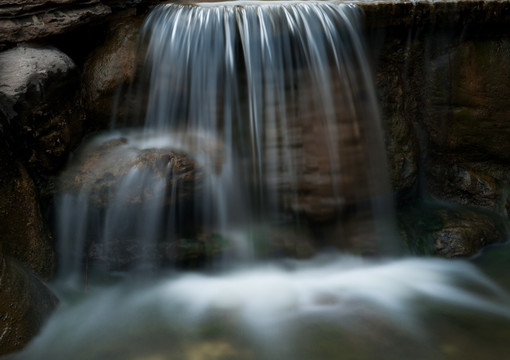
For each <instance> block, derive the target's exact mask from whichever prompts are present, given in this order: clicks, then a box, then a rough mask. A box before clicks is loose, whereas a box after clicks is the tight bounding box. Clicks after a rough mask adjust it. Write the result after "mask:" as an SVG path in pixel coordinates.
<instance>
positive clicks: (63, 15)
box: [0, 0, 111, 47]
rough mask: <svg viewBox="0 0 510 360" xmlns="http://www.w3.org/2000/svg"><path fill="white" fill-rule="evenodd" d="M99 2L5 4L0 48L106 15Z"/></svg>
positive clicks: (18, 0)
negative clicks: (3, 45)
mask: <svg viewBox="0 0 510 360" xmlns="http://www.w3.org/2000/svg"><path fill="white" fill-rule="evenodd" d="M110 12H111V10H110V8H109V7H108V6H106V5H104V4H102V3H101V2H100V1H99V0H86V1H77V0H7V1H2V3H1V4H0V47H1V45H2V44H16V43H20V42H24V41H33V40H36V39H40V38H44V37H47V36H50V35H57V34H62V33H64V32H68V31H70V30H72V29H74V28H76V27H78V26H81V25H84V24H87V23H89V22H91V21H92V20H97V19H99V18H101V17H104V16H106V15H108V14H110Z"/></svg>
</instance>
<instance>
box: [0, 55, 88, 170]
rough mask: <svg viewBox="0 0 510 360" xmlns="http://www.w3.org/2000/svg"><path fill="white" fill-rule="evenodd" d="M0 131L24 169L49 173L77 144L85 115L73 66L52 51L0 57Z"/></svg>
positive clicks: (78, 82)
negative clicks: (4, 135)
mask: <svg viewBox="0 0 510 360" xmlns="http://www.w3.org/2000/svg"><path fill="white" fill-rule="evenodd" d="M0 84H2V86H1V88H0V127H2V128H3V132H4V133H9V134H10V135H9V136H10V137H11V138H12V139H14V140H13V142H14V143H13V144H11V145H12V146H13V148H15V149H16V152H17V154H16V155H17V156H18V157H19V158H20V160H22V161H23V163H25V164H27V165H28V166H29V168H30V170H32V171H34V172H36V173H39V172H40V173H51V172H54V171H55V170H57V169H59V168H60V167H61V166H62V164H63V163H64V162H65V160H66V158H67V155H68V154H69V152H70V151H71V150H72V149H73V148H74V147H75V146H76V145H77V144H78V143H79V142H80V141H81V136H82V132H83V121H84V112H83V110H82V106H81V100H80V77H79V73H78V70H77V68H76V66H75V64H74V63H73V61H72V60H71V59H70V58H69V57H68V56H67V55H65V54H64V53H62V52H60V51H59V50H57V49H54V48H48V47H36V46H29V45H20V46H18V47H16V48H13V49H10V50H7V51H4V52H2V53H0Z"/></svg>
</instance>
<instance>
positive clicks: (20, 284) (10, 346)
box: [0, 235, 58, 356]
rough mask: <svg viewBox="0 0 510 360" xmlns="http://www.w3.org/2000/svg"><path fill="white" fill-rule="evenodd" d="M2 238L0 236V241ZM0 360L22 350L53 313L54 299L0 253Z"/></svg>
mask: <svg viewBox="0 0 510 360" xmlns="http://www.w3.org/2000/svg"><path fill="white" fill-rule="evenodd" d="M1 236H2V235H0V237H1ZM0 284H2V286H1V287H0V356H1V355H5V354H8V353H11V352H14V351H17V350H20V349H22V348H23V347H24V346H25V345H26V344H27V343H28V342H29V341H30V340H31V339H32V338H33V337H34V336H35V335H37V333H38V332H39V329H40V328H41V326H42V325H43V323H44V321H45V319H46V318H47V317H48V316H49V314H50V313H51V312H52V311H53V310H54V309H55V307H56V306H57V304H58V300H57V298H56V296H55V295H53V294H52V292H51V291H50V290H49V289H48V288H47V287H46V286H45V285H44V284H43V283H42V282H41V281H40V280H39V279H38V278H37V277H35V276H34V275H33V274H32V273H31V272H30V271H27V270H26V269H24V268H23V267H22V266H20V265H18V264H17V263H16V262H14V261H12V260H10V259H8V258H6V257H5V256H4V255H2V252H1V251H0Z"/></svg>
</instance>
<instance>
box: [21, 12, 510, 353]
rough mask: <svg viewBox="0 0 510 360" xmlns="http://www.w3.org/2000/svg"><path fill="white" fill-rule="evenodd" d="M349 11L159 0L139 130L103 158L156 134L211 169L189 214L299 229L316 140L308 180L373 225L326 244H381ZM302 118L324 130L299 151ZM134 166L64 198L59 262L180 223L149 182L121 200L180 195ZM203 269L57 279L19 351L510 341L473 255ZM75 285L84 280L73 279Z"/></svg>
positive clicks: (211, 222)
mask: <svg viewBox="0 0 510 360" xmlns="http://www.w3.org/2000/svg"><path fill="white" fill-rule="evenodd" d="M359 20H360V14H359V13H358V10H357V9H356V8H355V7H354V6H349V5H338V4H333V3H327V2H320V3H319V2H306V3H287V2H277V3H269V2H268V3H265V2H250V3H238V2H232V3H221V4H209V3H208V4H201V5H199V6H188V5H175V4H170V5H166V6H162V7H160V8H159V10H157V11H155V12H153V13H152V14H151V15H150V17H149V19H148V21H147V23H146V31H147V33H146V35H145V36H146V37H145V40H146V41H147V42H148V45H147V46H148V55H147V73H148V74H149V75H150V80H149V87H148V90H147V91H149V94H150V95H149V102H148V105H147V110H146V114H145V119H146V125H145V128H144V129H138V130H137V129H134V130H131V131H129V132H127V133H126V132H125V131H123V132H120V133H110V134H108V135H107V137H106V139H103V140H98V144H99V146H101V144H105V143H106V142H107V141H108V140H111V139H116V138H119V137H122V138H124V139H125V141H126V143H125V144H124V145H122V147H121V148H120V150H119V151H117V152H114V154H115V156H119V158H118V159H116V158H115V157H114V158H113V160H114V161H115V160H119V161H120V159H121V158H120V157H122V156H128V154H130V153H131V152H132V151H139V150H147V149H152V148H158V149H172V150H179V151H182V150H184V151H185V152H186V153H188V154H190V156H192V157H193V159H195V161H197V163H198V164H200V166H202V169H203V172H204V174H205V175H204V176H205V177H204V179H203V181H204V184H203V189H201V190H202V191H201V193H200V196H198V194H197V196H196V198H195V200H194V201H195V207H196V208H197V209H199V211H200V212H201V214H200V216H197V219H199V220H196V222H195V224H194V225H195V226H197V227H201V226H203V225H204V224H207V226H212V227H213V228H214V231H216V232H218V233H220V234H222V235H228V234H232V233H233V232H236V231H238V230H239V229H243V228H250V227H251V226H253V225H254V224H263V225H267V224H269V225H270V226H273V225H275V224H276V226H278V225H280V224H281V223H282V222H284V223H285V221H282V220H281V218H282V217H283V218H285V219H286V216H288V214H289V213H291V214H292V216H291V217H292V221H291V223H292V225H293V226H295V228H296V229H297V232H300V231H302V232H305V227H304V226H303V224H306V222H307V221H305V220H303V219H304V218H306V216H308V214H307V212H306V210H303V207H302V203H303V201H304V200H303V198H301V197H300V192H299V189H300V186H303V183H305V184H306V181H304V182H303V183H299V180H298V179H299V178H300V176H303V172H305V169H306V168H307V165H308V166H310V164H305V165H303V164H301V163H300V161H302V159H303V158H306V159H307V160H308V161H310V159H311V160H312V162H313V161H319V160H320V157H319V158H314V157H313V156H311V157H308V158H307V157H306V156H309V153H310V151H311V152H312V153H313V150H314V149H313V147H314V146H315V147H321V151H322V154H323V153H325V154H326V163H327V165H326V170H327V174H324V173H321V174H316V175H315V177H314V179H315V180H316V181H317V182H320V181H324V182H326V183H328V184H329V186H328V187H327V191H326V193H327V196H326V198H328V199H329V201H330V202H327V201H324V202H320V201H319V205H321V206H324V207H327V206H328V205H331V204H333V205H332V208H333V210H332V212H331V213H333V215H334V216H333V217H334V218H335V219H337V218H336V216H337V215H338V213H341V212H342V211H343V210H344V209H343V206H344V204H345V203H346V202H348V203H349V204H350V205H351V206H353V207H354V208H356V209H358V211H354V215H353V216H354V218H355V220H356V221H359V224H361V225H360V227H364V226H367V228H368V229H362V230H367V231H366V233H364V232H357V231H348V230H347V229H346V228H345V227H344V226H343V224H340V225H339V230H338V231H335V232H333V233H334V234H335V236H337V237H338V239H334V241H333V242H335V243H336V242H337V241H338V242H344V241H347V240H346V238H357V239H358V240H359V238H360V237H361V238H362V239H361V241H363V236H364V235H367V236H374V234H375V237H376V238H377V241H379V242H380V241H381V239H382V240H388V239H391V241H394V239H396V236H395V235H394V234H393V233H392V221H393V218H392V213H393V210H392V207H391V203H389V202H388V201H387V200H386V199H385V194H387V193H386V192H387V191H388V186H387V180H386V176H385V173H384V171H385V166H384V159H383V158H384V151H383V147H382V144H381V142H382V134H381V131H380V124H379V118H378V114H377V105H376V103H375V98H374V95H373V89H372V86H371V85H370V83H371V78H370V69H369V67H368V64H367V61H366V59H365V55H364V51H363V46H362V39H361V38H360V35H359V30H358V26H359ZM221 50H223V51H221ZM303 124H305V125H306V124H317V127H315V128H309V127H306V126H305V127H304V128H302V126H304V125H303ZM311 131H316V132H317V133H316V134H315V136H316V137H318V138H319V139H320V140H319V141H318V142H316V143H312V144H313V146H311V147H312V149H310V148H306V146H304V147H305V148H306V149H305V150H303V151H302V150H297V149H296V144H298V143H299V141H304V140H303V138H306V135H307V132H311ZM296 133H298V135H296ZM353 143H354V144H355V145H354V146H353V145H352V144H353ZM349 144H350V145H349ZM93 145H94V146H95V144H93ZM277 145H278V146H277ZM94 146H92V149H94ZM360 149H361V150H360ZM218 158H220V159H221V161H220V162H221V165H220V166H219V167H218V161H219V160H218ZM313 165H315V164H312V167H313ZM102 166H104V167H108V165H102ZM360 168H361V169H362V170H360ZM137 171H138V170H136V169H133V171H130V172H129V173H128V175H126V178H124V179H121V181H120V185H119V186H118V188H116V189H111V190H110V196H111V198H112V199H113V200H112V201H111V204H109V205H108V206H107V207H106V210H102V211H99V212H93V211H91V210H90V204H89V196H91V194H90V193H89V192H88V190H87V189H86V188H85V189H84V190H83V191H82V192H80V193H79V194H64V195H63V197H62V205H61V210H60V225H59V227H60V236H59V241H60V242H61V254H62V256H63V260H61V264H60V265H61V272H62V273H63V274H64V275H68V273H73V274H78V273H80V272H81V273H83V266H84V265H83V264H82V263H81V259H82V257H83V252H84V251H86V250H85V249H86V244H87V242H89V241H91V240H90V239H89V237H90V236H89V235H90V234H89V233H92V234H95V233H98V234H100V236H99V240H98V239H96V240H92V241H98V242H100V243H107V242H108V241H109V240H110V238H111V237H115V238H117V237H120V236H121V234H119V233H117V232H119V228H121V227H123V226H124V225H125V224H126V223H127V224H130V225H132V227H131V229H132V230H131V231H130V234H129V235H130V236H132V237H135V238H141V239H143V240H144V241H146V242H148V243H152V242H157V241H159V240H161V238H162V237H163V238H165V239H166V238H168V239H170V240H173V239H174V238H176V237H179V235H180V234H176V233H175V232H173V226H174V222H175V221H176V217H174V215H175V214H174V213H173V212H172V211H173V210H172V209H173V208H172V209H170V210H168V209H164V210H163V208H164V207H165V206H163V205H162V204H161V203H160V202H158V201H160V200H161V197H158V196H149V197H150V198H151V199H154V200H150V201H149V200H147V201H144V202H142V205H141V206H140V207H138V208H136V209H135V211H132V210H131V209H129V208H128V206H127V205H126V203H123V202H122V201H120V199H121V198H122V195H123V194H124V193H125V192H132V191H135V190H140V189H141V192H140V196H139V197H142V198H143V196H145V195H144V194H145V190H147V189H154V188H156V190H155V194H158V193H159V194H162V193H167V192H168V191H171V192H172V193H174V192H177V190H176V189H160V190H158V189H157V188H158V187H159V186H161V187H164V185H157V184H156V183H157V182H158V181H159V180H161V178H160V177H159V178H158V177H156V178H154V179H152V178H151V175H148V174H139V173H137ZM139 175H140V176H139ZM312 177H313V176H312ZM147 179H148V180H147ZM353 179H354V180H353ZM312 182H313V181H312ZM153 194H154V193H153ZM323 200H324V199H322V200H321V201H323ZM367 204H368V205H367ZM367 207H368V210H367ZM359 209H361V210H359ZM367 213H368V215H367ZM102 215H104V217H102V218H101V216H102ZM163 215H164V216H163ZM358 216H359V217H360V218H361V219H358ZM98 218H100V219H98ZM154 222H161V223H162V224H163V228H164V229H165V230H164V231H159V230H157V229H159V227H158V226H157V225H155V223H154ZM91 224H92V225H91ZM169 224H170V225H169ZM167 225H169V226H167ZM89 227H93V228H94V229H92V230H90V229H88V230H87V228H89ZM169 228H170V229H169ZM133 229H134V230H133ZM156 230H157V231H156ZM241 238H242V236H241ZM230 241H233V240H232V239H230ZM377 241H376V242H377ZM347 242H348V241H347ZM368 242H369V243H371V244H372V245H373V243H374V241H373V240H369V241H368ZM382 247H384V246H382ZM241 248H243V249H244V250H243V251H242V252H243V254H244V255H243V256H250V255H253V252H251V251H250V244H248V245H246V244H245V245H244V247H243V246H241ZM388 248H393V245H390V246H388ZM354 249H355V250H356V247H355V246H354ZM357 250H359V249H357ZM73 254H74V255H73ZM243 256H241V257H243ZM213 270H214V272H212V273H209V274H208V273H172V274H167V276H165V275H164V273H163V274H160V277H159V278H158V279H148V278H145V277H142V278H140V279H138V278H137V275H136V274H133V273H128V274H127V275H125V276H126V277H127V278H128V279H127V280H124V281H121V282H120V284H117V285H114V286H110V287H106V286H99V285H94V283H92V284H90V292H89V293H87V294H81V293H80V292H77V293H76V292H75V291H76V290H69V287H68V286H69V283H67V284H66V285H65V286H64V287H62V285H60V288H59V289H60V291H62V293H63V294H64V295H63V299H65V300H64V302H63V305H62V308H61V309H60V310H59V311H58V312H57V314H55V315H54V316H53V317H52V318H51V319H50V321H49V322H48V324H47V326H46V327H45V328H44V330H43V331H42V333H41V334H40V335H39V337H37V338H36V339H35V341H34V342H33V343H32V344H31V345H30V346H29V347H28V349H27V350H26V351H24V352H23V353H21V354H19V356H18V357H17V358H20V359H39V358H48V359H71V358H72V359H190V360H195V359H327V360H329V359H335V360H336V359H392V360H394V359H402V360H404V359H405V360H407V359H411V358H412V359H441V358H445V359H463V360H466V359H473V360H475V359H479V358H485V359H496V358H502V356H503V354H506V353H505V352H504V346H505V344H506V343H505V341H504V339H505V337H506V336H508V337H510V333H509V331H508V329H509V328H510V327H509V326H508V325H509V324H510V306H509V297H508V295H507V294H506V293H505V292H504V291H503V290H501V289H499V288H498V287H497V286H496V285H495V284H494V283H493V282H491V280H490V279H488V278H486V277H485V276H484V275H483V274H482V273H481V272H479V271H478V270H477V269H476V268H475V267H474V266H472V265H470V264H468V263H467V262H463V261H444V260H438V259H415V258H410V259H402V260H390V259H380V260H368V259H364V258H361V257H357V256H346V255H338V254H336V255H330V256H329V257H322V256H318V257H316V258H314V259H312V260H307V261H304V260H302V261H297V260H295V261H294V260H286V261H284V260H281V261H274V262H271V263H262V262H259V263H256V264H255V265H254V264H251V265H249V266H245V267H240V268H238V267H234V269H231V270H225V268H224V267H220V269H216V268H215V269H213ZM72 281H73V282H74V284H75V285H76V284H78V286H79V287H83V285H84V284H83V280H80V279H79V277H78V279H76V278H73V279H72ZM57 288H58V285H57ZM71 289H72V287H71ZM76 298H78V299H76ZM486 329H491V330H493V333H491V334H490V335H489V336H487V334H486V333H484V331H485V330H486Z"/></svg>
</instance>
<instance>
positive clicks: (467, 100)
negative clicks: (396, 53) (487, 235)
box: [424, 40, 510, 216]
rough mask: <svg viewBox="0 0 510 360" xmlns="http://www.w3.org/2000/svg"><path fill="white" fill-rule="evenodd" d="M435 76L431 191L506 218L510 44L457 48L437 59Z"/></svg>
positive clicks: (484, 43) (429, 169) (430, 120)
mask: <svg viewBox="0 0 510 360" xmlns="http://www.w3.org/2000/svg"><path fill="white" fill-rule="evenodd" d="M430 78H431V82H430V88H429V89H430V96H429V97H428V98H429V99H430V100H429V101H430V112H429V113H428V115H427V117H426V119H425V121H424V125H425V129H426V131H427V134H428V139H429V148H428V151H429V152H430V162H429V164H428V166H427V168H426V170H427V172H426V177H427V181H426V186H427V189H428V191H429V192H430V193H431V194H433V195H434V196H437V197H438V198H442V199H447V200H449V201H452V202H455V203H458V204H461V205H466V206H470V207H475V208H479V209H483V210H489V211H492V212H494V213H496V214H499V215H502V216H507V211H506V201H507V197H508V188H509V186H510V166H509V165H508V164H510V141H509V140H510V122H509V120H510V109H509V108H508V106H507V105H508V104H507V103H508V99H509V98H510V41H509V40H498V41H490V40H483V41H482V40H477V41H468V42H465V43H462V44H460V45H458V46H456V47H453V48H451V49H449V50H448V52H446V53H444V54H442V55H441V56H438V57H437V58H436V59H435V60H434V62H433V64H432V68H431V76H430Z"/></svg>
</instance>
